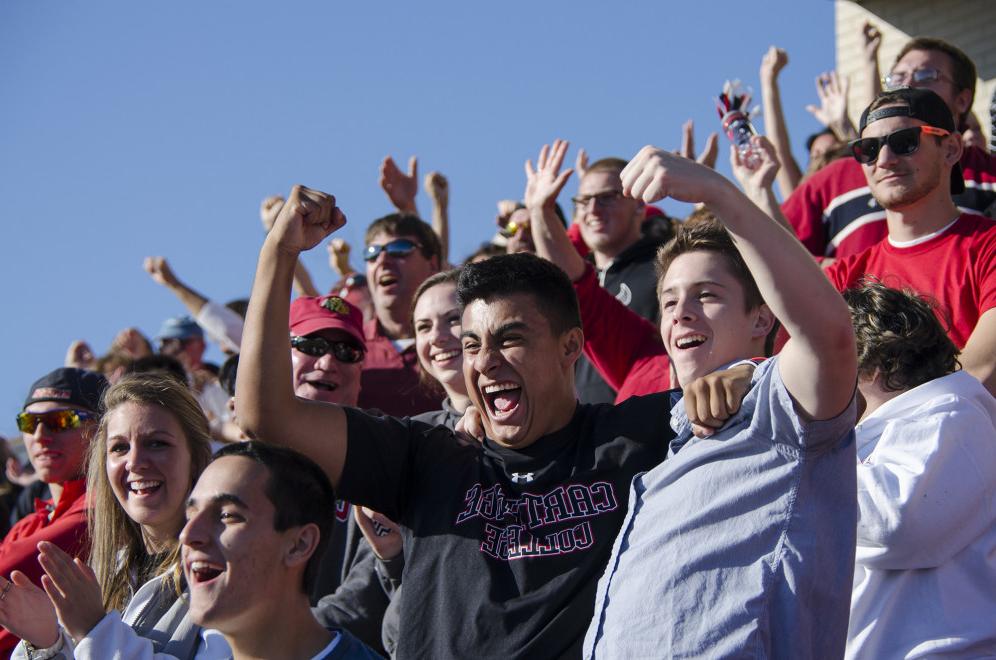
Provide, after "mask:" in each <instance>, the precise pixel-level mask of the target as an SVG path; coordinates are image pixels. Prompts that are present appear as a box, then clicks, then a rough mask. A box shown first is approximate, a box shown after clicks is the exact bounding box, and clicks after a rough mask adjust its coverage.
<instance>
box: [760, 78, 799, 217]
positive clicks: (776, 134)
mask: <svg viewBox="0 0 996 660" xmlns="http://www.w3.org/2000/svg"><path fill="white" fill-rule="evenodd" d="M761 99H762V103H763V104H764V130H765V134H766V135H767V136H768V139H769V140H771V143H772V144H773V145H774V147H775V153H776V154H777V155H778V160H779V161H780V162H781V164H782V166H781V169H779V170H778V175H777V179H776V180H777V182H778V187H779V188H780V189H781V191H782V197H788V196H789V195H791V194H792V191H793V190H795V188H796V186H798V185H799V181H800V180H801V179H802V172H801V171H800V170H799V165H798V163H796V162H795V158H794V157H793V156H792V145H791V143H790V141H789V136H788V129H787V128H786V126H785V116H784V114H783V113H782V100H781V92H780V91H779V88H778V83H777V82H776V81H774V80H771V81H764V82H763V83H762V85H761Z"/></svg>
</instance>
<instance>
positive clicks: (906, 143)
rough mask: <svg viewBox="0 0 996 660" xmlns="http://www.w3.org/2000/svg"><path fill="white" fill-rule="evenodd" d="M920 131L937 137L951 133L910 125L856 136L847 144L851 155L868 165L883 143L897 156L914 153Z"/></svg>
mask: <svg viewBox="0 0 996 660" xmlns="http://www.w3.org/2000/svg"><path fill="white" fill-rule="evenodd" d="M921 133H926V134H927V135H936V136H938V137H944V136H945V135H951V133H950V132H949V131H946V130H944V129H943V128H935V127H934V126H911V127H910V128H901V129H899V130H898V131H894V132H892V133H889V134H888V135H885V136H883V137H866V138H858V139H857V140H852V141H851V142H849V143H848V146H850V147H851V155H853V156H854V160H856V161H858V162H859V163H862V164H864V165H868V164H870V163H874V162H875V161H876V160H877V159H878V153H879V152H880V151H881V150H882V145H884V144H888V145H889V149H890V150H891V151H892V153H894V154H896V155H897V156H909V155H911V154H915V153H916V150H917V149H919V148H920V134H921Z"/></svg>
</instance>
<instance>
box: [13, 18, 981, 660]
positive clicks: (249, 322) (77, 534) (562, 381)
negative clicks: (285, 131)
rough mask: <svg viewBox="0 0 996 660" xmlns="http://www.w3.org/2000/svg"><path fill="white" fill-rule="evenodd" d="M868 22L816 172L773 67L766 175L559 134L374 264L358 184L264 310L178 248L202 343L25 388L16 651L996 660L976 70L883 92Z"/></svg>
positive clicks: (276, 262) (900, 78)
mask: <svg viewBox="0 0 996 660" xmlns="http://www.w3.org/2000/svg"><path fill="white" fill-rule="evenodd" d="M863 32H864V44H865V50H864V52H865V54H866V56H867V57H866V59H867V67H868V71H869V72H871V73H873V74H874V75H870V76H869V78H870V80H873V81H874V84H873V85H871V86H870V87H869V89H868V90H866V91H867V94H866V96H867V103H866V104H865V107H863V109H862V110H863V111H862V112H861V114H860V121H858V124H857V126H854V125H853V124H852V122H851V120H850V119H849V118H848V108H847V103H846V94H847V84H846V81H843V80H841V79H839V78H838V77H837V76H836V75H835V74H824V75H822V76H820V77H819V78H818V79H817V89H818V92H819V95H820V105H819V106H813V107H812V111H813V113H814V115H815V116H816V117H817V118H819V119H820V120H821V121H823V122H824V123H825V125H826V126H827V128H826V130H825V131H822V132H820V133H817V134H816V135H813V136H812V137H811V138H810V140H809V143H808V147H809V153H810V162H809V164H808V166H807V167H806V168H805V171H803V168H801V167H800V166H799V165H798V164H797V163H796V162H795V160H794V159H793V157H792V154H791V148H790V144H789V138H788V130H787V127H786V126H785V123H784V120H783V119H782V116H783V115H782V110H781V101H780V91H779V88H778V74H779V71H780V70H781V69H782V68H783V67H784V66H785V64H786V63H787V56H786V54H785V53H784V52H783V51H781V50H779V49H777V48H774V47H772V48H771V50H770V51H769V52H768V53H767V54H765V56H764V58H763V60H762V64H761V81H762V101H763V105H764V133H765V135H764V136H754V137H752V138H751V139H750V142H749V144H747V145H742V147H741V148H737V147H732V148H731V150H730V162H731V168H732V171H733V174H734V176H735V178H736V180H737V181H736V182H733V181H730V180H728V179H727V178H725V177H723V176H722V175H721V174H719V173H718V172H717V171H716V170H715V169H713V165H714V164H715V161H716V157H717V151H718V140H717V138H716V136H715V135H713V136H711V137H710V138H709V140H708V141H707V144H706V148H705V150H704V151H703V152H702V153H701V154H698V155H696V154H695V151H694V147H693V145H692V130H693V129H692V127H691V126H690V125H688V126H686V127H685V144H684V145H683V146H682V149H681V150H680V152H678V153H675V152H671V151H669V150H665V149H660V148H657V147H652V146H647V147H644V148H643V149H641V150H640V151H639V152H638V153H637V154H635V155H634V156H632V158H630V159H628V160H627V159H621V158H616V157H605V158H600V159H597V160H593V161H591V162H589V158H588V155H587V154H586V153H585V152H584V150H579V151H578V153H577V155H576V158H575V159H574V164H575V167H574V168H565V162H567V160H568V153H569V145H568V143H567V142H565V141H562V140H555V141H554V142H553V143H552V144H549V145H543V146H542V148H541V149H540V150H539V152H538V155H537V158H536V159H535V162H533V161H529V162H527V163H526V168H525V189H524V193H523V196H522V198H521V199H520V200H504V201H502V202H500V203H499V204H498V209H499V212H498V217H497V221H496V222H497V227H493V228H491V230H490V231H489V232H488V233H491V232H494V231H495V230H497V233H496V234H495V236H494V237H493V238H491V239H490V240H488V241H487V242H486V243H485V244H483V245H482V247H481V249H480V250H478V251H477V252H476V253H475V254H474V255H471V256H470V257H468V258H467V259H466V260H465V261H464V263H463V265H462V266H460V267H456V268H455V267H453V266H452V265H451V260H450V258H449V249H448V212H447V203H448V185H449V184H448V182H447V180H446V179H445V178H444V177H443V176H442V175H440V174H439V173H432V174H430V175H429V176H428V177H426V179H425V184H424V185H425V187H426V189H427V191H428V192H429V193H430V197H431V199H432V201H433V209H432V213H431V218H430V220H431V222H426V221H424V220H423V219H421V218H420V216H419V214H418V210H417V208H416V206H415V197H416V193H417V189H418V177H417V169H416V162H415V160H414V159H412V161H411V162H410V163H409V167H408V169H407V171H402V170H401V169H400V168H399V167H398V166H397V165H396V164H395V162H394V161H393V160H392V159H391V158H387V159H385V161H384V163H383V165H382V168H381V180H380V184H381V187H382V188H383V190H384V191H385V193H386V194H387V196H388V198H389V199H390V200H391V202H392V204H393V205H394V206H395V208H396V212H393V213H391V214H389V215H386V216H384V217H382V218H379V219H376V220H374V221H373V222H372V223H370V224H369V226H368V227H367V230H366V236H365V242H364V246H363V249H362V257H363V261H364V262H365V266H366V268H365V273H360V272H357V271H356V270H354V269H353V267H352V265H351V263H350V253H351V250H350V247H349V246H348V245H347V244H345V243H344V242H343V241H342V240H341V239H338V238H336V231H337V230H338V229H339V228H340V227H342V226H343V224H345V223H346V221H347V215H348V213H349V201H348V200H349V193H348V191H340V190H332V191H328V192H323V191H319V190H315V189H311V188H307V187H304V186H295V187H294V188H293V189H292V190H291V191H290V192H289V193H288V194H287V196H286V198H284V197H270V198H267V199H266V200H264V201H263V203H262V206H261V217H262V220H263V224H264V227H265V228H266V229H267V232H268V233H267V237H266V240H265V241H264V244H263V247H262V248H261V250H260V253H259V260H258V265H257V270H256V275H255V279H254V281H253V285H252V291H251V295H250V297H249V298H248V300H241V301H232V302H230V303H228V304H219V303H218V302H216V301H213V300H211V299H209V298H207V297H205V296H204V295H203V294H202V293H200V292H199V291H198V290H197V289H195V288H193V287H191V286H190V285H188V284H187V283H185V282H183V281H182V280H181V279H180V278H179V277H178V276H177V274H176V273H174V272H173V270H172V268H171V267H170V265H169V263H168V261H167V260H166V259H164V258H162V257H149V258H148V259H146V262H145V269H146V271H147V272H148V274H149V276H150V278H151V279H152V280H153V281H154V282H156V283H157V284H159V285H161V286H163V287H165V288H167V289H168V290H169V291H171V292H172V293H173V294H175V296H176V298H177V300H178V302H179V303H180V304H181V305H182V306H183V307H184V308H185V309H186V310H187V314H186V315H184V316H177V317H173V318H169V319H167V320H166V321H165V322H164V323H163V325H162V327H161V328H160V330H159V332H158V333H157V334H156V335H155V337H154V338H153V340H152V341H150V340H149V339H147V338H146V337H144V336H143V335H142V334H141V333H140V332H138V331H137V330H135V329H133V328H128V329H126V330H123V331H122V332H121V333H120V334H119V335H118V337H117V338H116V339H115V341H114V345H113V347H112V348H111V350H110V351H108V352H107V353H106V354H105V355H103V356H100V357H98V356H96V355H95V354H94V352H93V351H92V350H91V348H90V347H89V346H88V345H87V344H86V343H84V342H82V341H80V342H75V343H74V344H73V345H72V346H71V347H70V348H69V351H68V354H67V357H66V364H65V366H62V367H59V368H57V369H54V370H50V371H48V373H45V374H44V375H41V376H40V378H39V379H38V380H37V381H36V382H35V383H33V384H31V385H30V387H28V388H27V395H26V398H25V401H24V405H23V409H22V412H21V413H20V414H19V415H18V416H17V424H18V428H19V430H20V431H21V433H22V439H23V441H24V444H25V447H26V449H27V453H28V458H29V462H28V463H27V464H24V465H22V464H19V463H18V461H17V460H16V459H13V458H11V459H9V460H8V462H7V473H6V477H7V483H6V484H5V486H4V487H3V489H2V490H0V509H3V511H2V513H3V514H4V515H3V520H2V521H0V525H2V526H3V527H4V528H7V525H8V523H9V529H6V534H5V536H4V538H3V540H2V542H0V625H2V626H3V629H2V630H0V654H2V655H3V657H5V658H6V657H15V658H33V659H44V658H73V657H78V658H83V657H87V658H112V657H117V658H190V659H193V658H196V659H199V660H207V659H213V658H232V657H234V658H301V659H308V658H316V659H317V658H375V657H381V656H390V657H399V658H478V657H480V658H498V657H501V658H508V657H516V658H561V657H563V658H577V657H584V658H635V657H648V658H650V657H653V658H672V657H684V658H734V657H738V658H739V657H750V658H754V657H776V658H840V657H848V658H927V657H941V656H943V657H957V658H981V657H996V524H994V523H996V399H994V398H993V393H994V392H996V225H994V224H993V219H992V218H993V214H994V202H996V161H994V159H993V156H992V155H990V153H989V149H988V146H987V145H986V144H985V143H984V141H983V140H982V139H981V132H980V130H979V128H978V120H977V118H975V117H974V116H973V115H972V114H971V112H970V110H971V107H972V104H973V101H974V94H975V80H976V71H975V66H974V64H973V63H972V61H971V59H970V58H968V57H967V56H966V55H965V54H964V53H963V52H962V51H961V50H959V49H958V48H957V47H955V46H954V45H952V44H949V43H946V42H944V41H941V40H938V39H933V38H929V37H918V38H916V39H913V40H912V41H910V42H909V43H908V44H906V45H905V46H904V47H903V48H902V49H901V51H900V53H899V55H898V57H897V58H896V60H895V62H893V63H890V66H889V67H888V72H887V74H886V75H885V76H884V77H883V78H882V83H884V91H883V89H882V88H881V87H880V86H879V77H878V75H877V74H878V57H877V51H878V46H879V44H880V42H881V36H880V35H879V33H878V31H877V30H876V29H875V28H874V27H872V26H870V25H866V26H865V27H864V30H863ZM572 177H577V180H578V193H577V196H576V197H574V198H573V199H572V200H571V202H572V204H571V206H570V213H565V211H564V209H563V207H562V206H561V205H560V204H559V203H558V199H559V197H560V194H561V192H562V190H563V188H564V187H565V185H566V184H567V182H568V181H569V180H570V179H571V178H572ZM776 186H777V187H778V189H779V192H780V193H781V196H782V197H783V198H784V202H782V203H780V202H779V201H778V197H777V196H776V193H775V187H776ZM668 197H669V198H672V199H676V200H679V201H682V202H689V203H693V204H695V205H696V206H695V210H694V212H693V213H692V214H691V215H690V216H689V217H687V218H670V217H667V216H666V215H665V214H664V213H663V212H662V211H661V210H660V209H659V208H658V207H656V206H654V203H655V202H658V201H659V200H662V199H664V198H668ZM565 206H566V205H565ZM350 221H352V222H356V221H357V219H356V218H351V219H350ZM361 221H362V220H361ZM322 244H326V245H327V246H328V250H329V259H330V266H331V268H332V270H333V271H334V272H335V273H336V276H337V281H336V282H335V284H333V286H332V287H331V288H330V289H329V290H328V291H327V292H326V291H324V290H320V289H319V288H317V287H316V285H315V283H314V280H313V279H312V275H311V274H310V273H308V272H307V270H306V269H305V268H304V266H303V264H302V263H301V261H300V259H299V255H300V254H301V253H302V252H305V251H307V250H310V249H313V248H315V247H317V246H319V245H322ZM294 290H296V291H297V294H298V295H297V296H296V297H294V296H292V293H293V291H294ZM208 341H211V342H215V343H216V344H217V345H218V346H219V347H220V348H221V349H222V351H224V353H225V354H226V355H227V356H228V359H227V360H226V361H225V362H224V364H222V365H220V366H216V365H212V364H209V363H207V362H205V361H204V359H203V355H204V351H205V347H206V342H208Z"/></svg>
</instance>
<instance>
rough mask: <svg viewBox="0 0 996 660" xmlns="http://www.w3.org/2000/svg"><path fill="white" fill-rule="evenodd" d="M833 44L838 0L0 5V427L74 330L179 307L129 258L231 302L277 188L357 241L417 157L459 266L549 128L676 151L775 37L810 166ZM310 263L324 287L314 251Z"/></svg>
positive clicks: (133, 321)
mask: <svg viewBox="0 0 996 660" xmlns="http://www.w3.org/2000/svg"><path fill="white" fill-rule="evenodd" d="M833 39H834V24H833V3H832V2H830V0H817V1H810V2H798V1H797V0H772V1H770V2H764V3H734V2H727V1H722V2H673V1H672V2H661V1H659V0H658V1H657V2H631V3H615V4H611V5H610V4H609V3H605V2H597V3H596V2H563V1H554V2H519V1H513V2H503V3H493V4H491V3H488V4H485V3H465V2H449V1H447V2H436V3H427V2H423V3H398V4H395V5H391V4H386V3H345V2H332V1H330V0H327V1H325V2H318V1H313V2H296V1H284V2H279V3H278V2H258V1H239V2H235V1H234V0H225V1H222V0H219V1H212V2H189V1H175V2H168V3H166V2H159V3H150V2H125V1H124V0H115V1H110V0H95V1H92V2H85V3H83V2H77V3H70V2H57V1H55V0H50V1H39V0H4V2H2V3H0V62H3V65H2V66H0V98H2V102H0V198H2V200H3V202H2V207H0V208H2V209H3V212H2V227H3V230H2V231H3V237H4V240H3V243H2V244H3V255H2V260H0V264H2V265H0V299H2V300H3V302H4V309H5V311H6V314H5V315H4V316H5V318H4V321H3V332H2V336H3V341H2V343H0V364H2V366H3V372H4V377H3V379H2V381H0V433H2V434H3V435H6V436H8V437H9V436H10V435H11V434H13V433H14V428H15V427H14V423H13V417H14V414H15V413H16V412H17V411H18V410H19V409H20V407H21V404H22V402H23V399H24V396H25V393H26V391H27V388H28V386H29V385H30V384H31V382H32V381H34V380H35V379H36V378H37V377H39V376H41V375H43V374H44V373H46V372H48V371H49V370H51V369H53V368H55V367H58V366H60V365H61V364H62V361H63V358H64V355H65V351H66V348H67V347H68V345H69V344H70V342H72V341H73V340H74V339H77V338H79V339H86V340H87V341H89V342H90V343H91V345H92V346H93V348H94V350H95V351H96V352H97V354H98V355H99V354H103V353H104V352H105V351H106V350H107V349H108V347H109V345H110V342H111V340H112V338H113V337H114V335H115V334H116V332H117V331H118V330H120V329H121V328H124V327H127V326H136V327H138V328H140V329H141V330H142V331H143V332H145V333H146V334H147V335H149V336H151V335H153V334H154V333H155V332H156V330H157V329H158V327H159V324H160V323H161V321H162V320H163V319H164V318H166V317H168V316H172V315H176V314H179V313H180V312H181V311H182V308H181V306H180V304H179V302H177V301H176V299H175V298H174V297H173V296H172V295H171V294H169V292H168V291H166V290H165V289H163V288H161V287H159V286H157V285H156V284H154V283H153V282H152V281H151V280H150V279H149V278H148V276H147V275H146V274H145V272H144V271H143V270H142V260H143V258H144V257H145V256H148V255H164V256H166V257H167V258H169V260H170V261H171V263H172V265H173V267H174V269H175V270H176V272H177V274H178V275H179V277H180V278H181V279H183V280H184V281H186V282H187V283H188V284H190V285H191V286H193V287H194V288H195V289H197V290H199V291H201V292H202V293H203V294H205V295H207V296H208V297H210V298H214V299H218V300H228V299H231V298H235V297H240V296H245V295H247V294H248V292H249V289H250V286H251V280H252V275H253V269H254V266H255V260H256V255H257V251H258V248H259V246H260V243H261V241H262V238H263V235H262V229H261V227H260V223H259V219H258V208H259V203H260V201H261V199H262V198H263V197H265V196H267V195H269V194H275V193H283V194H286V192H287V191H288V189H289V188H290V186H291V185H292V184H294V183H297V182H300V183H304V184H306V185H308V186H311V187H316V188H320V189H323V190H327V191H329V192H332V193H334V194H335V195H336V196H337V198H338V203H339V205H340V206H341V207H342V208H343V209H344V210H345V212H346V214H347V217H348V218H349V224H348V225H347V227H345V228H344V231H343V232H342V235H343V236H344V237H345V238H346V239H347V240H348V241H349V242H350V243H351V244H352V245H353V246H354V248H356V247H357V246H359V245H361V243H362V235H363V229H364V228H365V226H366V224H367V223H368V222H369V221H370V220H372V219H374V218H376V217H378V216H380V215H383V214H384V213H387V212H389V211H390V206H389V203H388V201H387V199H386V197H385V196H384V194H383V193H382V192H381V191H380V189H379V188H378V186H377V170H378V166H379V163H380V161H381V159H382V158H383V157H384V156H385V155H387V154H393V155H394V157H395V159H396V160H397V161H398V162H399V164H403V163H404V162H406V161H407V158H408V156H409V155H411V154H416V155H418V156H419V166H420V174H424V173H425V172H428V171H429V170H433V169H435V170H440V171H442V172H443V173H444V174H445V175H446V176H447V177H448V178H449V180H450V187H451V203H450V218H451V245H452V247H451V258H453V259H454V260H459V259H462V258H463V257H464V256H466V255H467V254H469V253H470V252H472V251H473V250H474V249H475V247H476V246H477V244H479V243H480V242H481V241H482V240H484V239H485V238H486V237H487V236H489V235H490V234H491V233H493V224H492V223H493V219H494V215H495V202H496V201H497V200H499V199H502V198H517V197H520V196H521V192H522V188H523V184H524V179H523V173H522V164H523V162H524V161H525V159H526V158H534V157H535V154H536V152H537V151H538V148H539V146H540V145H542V144H543V143H544V142H547V141H550V140H552V139H553V138H555V137H563V138H566V139H569V140H571V143H572V149H571V153H570V154H569V159H570V160H571V162H573V158H574V150H575V148H576V147H577V146H583V147H584V148H585V149H586V150H587V151H588V152H589V153H590V154H591V155H592V156H593V157H596V158H597V157H602V156H608V155H617V156H621V157H624V158H628V157H631V156H632V155H633V154H635V153H636V151H637V150H638V149H639V148H640V147H641V146H643V145H644V144H647V143H652V144H656V145H658V146H665V147H672V148H676V147H677V146H678V145H679V143H680V130H681V124H682V122H684V121H685V120H686V119H689V118H692V119H694V120H695V121H696V127H697V135H698V137H699V139H700V145H701V144H702V143H704V139H705V136H706V135H707V132H708V130H714V129H715V128H716V127H717V125H718V118H717V116H716V113H715V110H714V109H713V104H712V98H713V97H714V96H715V95H716V94H717V93H718V92H719V91H720V89H721V86H722V84H723V81H724V80H726V79H727V78H741V79H743V80H744V81H745V83H747V84H749V85H751V86H753V88H754V90H755V92H756V93H759V91H760V90H759V85H758V81H757V78H758V74H757V71H758V66H759V64H760V61H761V56H762V55H763V53H764V51H765V50H766V49H767V47H768V46H769V45H770V44H778V45H779V46H782V47H784V48H786V49H787V50H788V52H789V57H790V64H789V66H788V67H787V68H786V69H785V70H784V71H783V72H782V77H781V80H782V96H783V102H784V104H785V109H786V116H787V120H788V123H789V131H790V134H791V136H792V139H793V146H794V151H795V152H796V154H797V158H798V159H799V160H800V162H802V163H804V162H805V158H804V156H803V151H804V145H803V143H804V140H805V137H806V136H807V135H808V134H810V133H812V132H813V131H815V130H817V129H818V128H819V126H818V125H817V123H816V122H815V120H813V119H812V118H811V117H810V116H809V114H808V113H807V112H806V111H805V110H804V106H805V104H807V103H812V102H815V92H814V87H813V78H814V77H815V76H816V75H817V74H818V73H819V72H820V71H823V70H827V69H830V68H832V67H833V64H834V45H833ZM722 146H723V151H721V154H722V155H721V158H720V168H719V169H720V170H721V171H723V172H725V173H729V167H728V165H727V164H726V163H725V162H724V161H725V153H726V151H725V148H726V145H725V143H723V145H722ZM575 189H576V181H574V180H572V181H571V182H569V183H568V185H567V188H566V190H565V193H564V199H562V200H561V202H562V203H564V202H566V201H567V199H566V198H567V196H568V195H571V194H573V193H574V191H575ZM418 203H419V207H420V209H421V210H422V211H423V214H425V215H426V216H428V212H429V210H430V205H429V201H428V199H427V198H426V197H425V196H424V194H422V193H421V192H420V195H419V200H418ZM665 208H667V209H668V210H670V211H672V212H673V213H682V212H683V207H682V206H681V205H678V204H665ZM354 254H355V250H354ZM353 262H354V265H355V266H357V267H360V266H361V264H360V261H359V259H358V258H356V257H355V256H354V259H353ZM305 263H306V265H307V266H308V267H309V268H310V269H311V272H312V274H313V276H314V278H315V282H316V284H317V285H318V287H319V288H324V287H326V286H328V285H329V284H331V282H332V280H333V277H332V274H331V273H330V271H329V270H328V267H327V263H326V260H325V253H324V250H315V251H313V252H312V253H309V254H307V255H305ZM219 356H220V354H219V353H218V352H217V351H212V352H211V353H210V354H209V357H210V358H213V359H215V360H218V359H219Z"/></svg>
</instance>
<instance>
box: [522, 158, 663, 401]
mask: <svg viewBox="0 0 996 660" xmlns="http://www.w3.org/2000/svg"><path fill="white" fill-rule="evenodd" d="M567 148H568V143H567V142H565V141H563V140H555V141H554V143H553V147H552V148H551V147H549V146H548V145H543V148H542V149H540V152H539V157H538V158H537V159H536V168H535V169H533V165H532V161H527V162H526V192H525V203H526V210H528V211H529V223H530V226H531V228H532V233H533V243H534V244H535V245H536V254H537V255H538V256H540V257H543V258H544V259H546V260H548V261H552V262H553V263H555V264H556V265H558V266H559V267H560V268H561V270H563V271H564V272H565V273H567V276H568V277H570V278H571V281H572V282H574V285H575V291H576V293H577V294H578V303H579V305H580V308H581V320H582V324H583V329H584V335H585V355H587V356H588V358H589V359H590V360H591V361H592V364H594V365H595V368H596V369H597V370H598V372H599V374H601V375H602V377H603V378H605V380H606V381H607V382H608V383H609V384H610V385H611V386H612V387H613V388H614V389H617V390H618V389H619V388H620V387H622V384H623V382H624V381H625V380H626V376H627V375H628V374H629V373H630V371H631V370H632V368H633V366H634V365H635V363H636V361H637V359H638V358H640V357H641V356H644V355H646V354H658V353H659V354H663V353H664V348H663V346H662V345H661V341H660V334H658V331H657V329H656V328H655V327H654V326H653V324H652V323H650V322H649V321H647V320H645V319H643V318H641V317H640V316H639V315H638V314H636V313H635V312H633V311H632V310H630V309H628V308H626V306H625V305H623V304H622V303H621V302H619V301H618V300H616V299H615V298H614V297H613V296H612V294H610V293H609V292H608V291H606V290H605V289H603V288H602V287H601V286H599V284H598V281H597V279H596V278H595V276H594V274H592V273H588V272H587V270H588V265H587V263H586V262H585V260H584V259H582V258H581V255H580V254H578V251H577V250H576V249H575V248H574V245H573V244H572V243H571V239H570V238H569V237H568V236H567V231H566V230H565V229H564V225H563V224H561V222H560V220H559V219H558V218H557V215H556V213H555V212H554V210H553V209H554V204H555V203H556V201H557V195H559V194H560V191H561V190H562V189H563V187H564V185H565V184H566V183H567V180H568V179H569V178H570V176H571V172H572V170H565V171H564V172H561V171H560V168H561V166H562V165H563V162H564V156H565V155H566V153H567ZM620 337H626V341H620V340H619V339H620ZM666 369H667V367H666V365H665V367H664V371H666Z"/></svg>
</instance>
